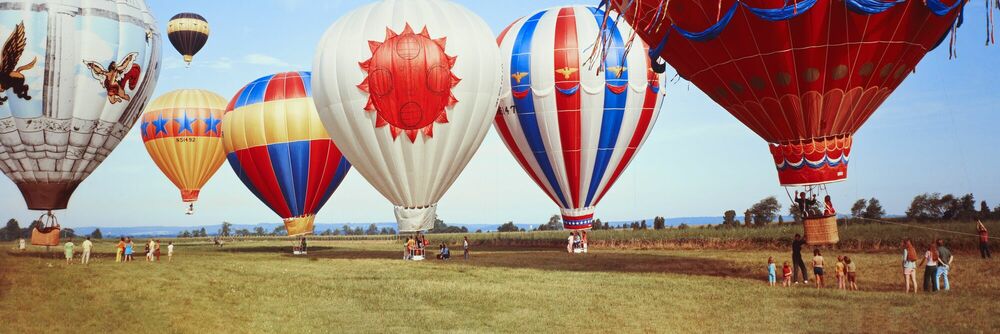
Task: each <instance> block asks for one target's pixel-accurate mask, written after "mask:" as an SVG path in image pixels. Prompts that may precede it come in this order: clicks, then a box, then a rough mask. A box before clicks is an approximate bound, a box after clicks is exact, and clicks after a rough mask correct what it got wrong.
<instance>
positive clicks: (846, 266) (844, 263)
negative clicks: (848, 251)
mask: <svg viewBox="0 0 1000 334" xmlns="http://www.w3.org/2000/svg"><path fill="white" fill-rule="evenodd" d="M805 244H806V241H805V239H803V238H802V235H801V234H796V235H795V238H794V239H793V240H792V263H791V264H789V263H788V261H785V262H784V264H783V265H782V267H781V278H782V279H781V286H785V287H787V286H792V284H799V282H804V283H805V284H809V273H808V272H807V271H806V263H805V261H803V259H802V247H803V246H805ZM810 266H811V267H812V272H813V276H814V277H813V281H814V282H815V284H816V288H824V287H826V259H825V258H823V252H822V251H821V250H820V249H818V248H817V249H813V257H812V260H811V261H810ZM834 270H835V271H834V274H835V275H836V279H837V289H841V290H857V289H858V268H857V264H856V263H855V261H854V260H852V259H851V257H850V256H837V263H836V264H835V265H834ZM799 273H801V275H800V274H799ZM799 278H801V279H802V280H801V281H800V280H799ZM776 281H777V265H776V264H775V261H774V257H773V256H772V257H768V258H767V282H768V284H769V285H771V286H774V285H775V284H776Z"/></svg>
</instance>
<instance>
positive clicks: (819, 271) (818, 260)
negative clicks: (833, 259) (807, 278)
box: [812, 248, 826, 289]
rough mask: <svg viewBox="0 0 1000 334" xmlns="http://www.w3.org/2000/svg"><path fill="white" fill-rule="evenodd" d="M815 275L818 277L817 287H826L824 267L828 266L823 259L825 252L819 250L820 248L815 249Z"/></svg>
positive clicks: (813, 263)
mask: <svg viewBox="0 0 1000 334" xmlns="http://www.w3.org/2000/svg"><path fill="white" fill-rule="evenodd" d="M812 265H813V275H815V276H816V277H815V278H816V288H817V289H818V288H823V287H826V282H824V280H823V267H824V266H826V261H825V260H823V254H822V253H820V252H819V248H816V249H814V250H813V260H812Z"/></svg>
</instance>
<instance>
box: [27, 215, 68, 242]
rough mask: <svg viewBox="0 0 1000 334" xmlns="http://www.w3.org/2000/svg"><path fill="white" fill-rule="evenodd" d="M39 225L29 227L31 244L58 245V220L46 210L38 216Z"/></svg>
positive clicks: (59, 230)
mask: <svg viewBox="0 0 1000 334" xmlns="http://www.w3.org/2000/svg"><path fill="white" fill-rule="evenodd" d="M38 221H39V222H41V224H39V225H35V227H34V228H32V229H31V244H32V245H35V246H59V233H60V232H61V231H62V229H60V228H59V220H57V219H56V216H55V215H54V214H52V211H48V212H46V213H45V214H43V215H42V216H41V217H38Z"/></svg>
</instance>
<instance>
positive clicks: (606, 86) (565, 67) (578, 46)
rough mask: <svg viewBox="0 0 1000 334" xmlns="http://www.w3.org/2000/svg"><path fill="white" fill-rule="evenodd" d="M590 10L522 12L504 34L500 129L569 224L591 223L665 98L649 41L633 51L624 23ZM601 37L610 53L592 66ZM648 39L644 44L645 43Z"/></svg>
mask: <svg viewBox="0 0 1000 334" xmlns="http://www.w3.org/2000/svg"><path fill="white" fill-rule="evenodd" d="M603 21H604V12H602V11H600V10H598V9H597V8H594V7H584V6H572V7H561V8H551V9H547V10H542V11H539V12H536V13H534V14H532V15H530V16H526V17H523V18H521V19H519V20H517V21H515V22H514V23H513V24H511V25H510V26H509V27H508V28H507V29H506V30H504V31H503V32H502V33H501V34H500V37H499V38H498V43H499V44H500V55H501V63H502V64H503V65H502V68H503V73H505V74H509V76H508V77H507V78H505V79H504V81H503V84H502V86H501V87H502V89H501V92H502V93H501V98H500V108H499V110H498V112H497V114H496V119H495V121H494V126H495V127H496V130H497V133H499V134H500V137H501V138H502V139H503V141H504V143H505V144H507V148H508V149H509V150H510V152H511V154H513V155H514V158H515V159H516V160H517V162H518V163H519V164H520V165H521V168H523V169H524V171H525V172H527V173H528V175H529V176H530V177H531V179H532V180H534V181H535V183H537V184H538V186H539V187H541V188H542V190H543V191H545V193H546V194H547V195H548V196H549V198H551V199H552V200H553V201H554V202H555V203H556V204H557V205H559V207H560V208H561V210H562V217H563V227H564V228H566V229H587V228H590V227H591V221H592V220H593V217H594V208H595V207H596V206H597V203H598V202H600V201H601V197H603V196H604V194H606V193H607V191H608V189H610V188H611V185H612V184H614V183H615V180H617V179H618V177H619V176H620V175H621V173H622V171H624V170H625V167H626V166H628V163H629V161H631V160H632V158H633V157H634V156H635V153H636V151H638V149H639V147H640V146H642V142H643V141H644V140H645V139H646V136H647V135H648V134H649V130H650V129H651V128H652V127H653V123H655V121H656V116H657V114H658V112H659V104H660V102H661V101H662V94H659V92H660V87H661V80H660V76H659V75H658V74H657V73H655V72H653V70H652V68H651V67H650V62H649V58H648V57H647V56H646V52H645V51H646V49H647V48H646V47H644V46H643V47H639V46H634V47H632V48H627V47H626V44H627V40H626V39H627V38H628V36H629V35H631V34H632V28H631V27H629V26H628V24H627V23H625V22H619V23H618V24H617V25H615V24H610V25H608V26H606V28H605V29H604V30H603V31H602V28H601V24H602V23H603ZM599 34H605V35H607V36H609V43H610V44H609V48H608V50H607V52H608V54H607V57H604V58H603V59H597V60H598V61H603V62H604V63H603V64H601V65H602V66H601V67H603V68H604V69H605V70H604V71H603V72H600V73H599V72H598V71H597V66H595V65H596V64H592V63H591V64H587V59H588V55H590V54H591V49H590V48H589V47H590V46H592V45H593V43H594V41H595V40H597V38H598V35H599ZM639 44H642V43H639Z"/></svg>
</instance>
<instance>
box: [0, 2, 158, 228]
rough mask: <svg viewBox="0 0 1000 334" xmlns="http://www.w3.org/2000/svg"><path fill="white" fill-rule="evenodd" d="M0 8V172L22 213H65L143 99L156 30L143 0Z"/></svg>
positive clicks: (150, 84)
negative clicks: (17, 193)
mask: <svg viewBox="0 0 1000 334" xmlns="http://www.w3.org/2000/svg"><path fill="white" fill-rule="evenodd" d="M43 4H44V5H40V3H39V2H38V1H7V2H4V3H3V6H0V35H3V36H2V38H4V39H5V40H6V42H5V43H4V46H3V49H2V59H3V60H2V61H0V73H2V74H0V89H3V91H2V93H0V94H2V96H0V170H2V171H3V173H4V174H5V175H7V177H9V178H10V179H11V180H13V181H14V183H15V184H17V186H18V188H20V190H21V194H22V195H23V196H24V200H25V202H26V203H27V205H28V208H29V209H32V210H56V209H65V208H66V206H67V203H68V202H69V199H70V196H71V195H72V194H73V191H74V190H75V189H76V187H77V186H78V185H79V184H80V182H82V181H83V180H84V179H86V178H87V176H89V175H90V174H91V173H92V172H93V171H94V169H95V168H97V166H98V165H100V164H101V162H102V161H104V159H105V158H107V156H108V154H110V153H111V151H112V150H114V148H115V147H116V146H118V143H119V142H121V139H122V137H124V136H125V134H126V133H128V131H129V129H131V128H132V125H133V124H135V122H136V120H137V119H138V118H139V115H140V113H141V112H142V109H143V107H144V106H145V105H146V102H147V100H148V99H149V96H150V94H152V92H153V88H154V86H155V85H156V78H157V76H158V73H159V63H160V36H159V33H157V29H156V22H155V21H154V20H153V16H152V14H151V13H150V12H149V9H148V8H147V7H146V4H145V2H144V1H141V0H134V1H128V2H122V1H113V0H94V1H84V2H81V1H71V0H64V1H47V2H44V3H43Z"/></svg>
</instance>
